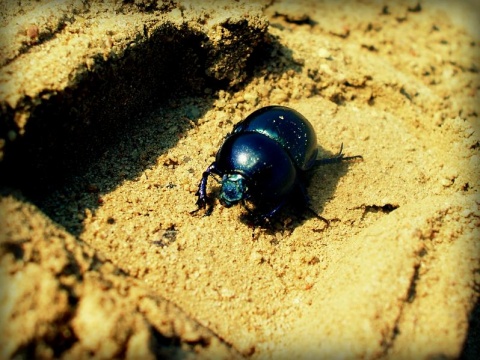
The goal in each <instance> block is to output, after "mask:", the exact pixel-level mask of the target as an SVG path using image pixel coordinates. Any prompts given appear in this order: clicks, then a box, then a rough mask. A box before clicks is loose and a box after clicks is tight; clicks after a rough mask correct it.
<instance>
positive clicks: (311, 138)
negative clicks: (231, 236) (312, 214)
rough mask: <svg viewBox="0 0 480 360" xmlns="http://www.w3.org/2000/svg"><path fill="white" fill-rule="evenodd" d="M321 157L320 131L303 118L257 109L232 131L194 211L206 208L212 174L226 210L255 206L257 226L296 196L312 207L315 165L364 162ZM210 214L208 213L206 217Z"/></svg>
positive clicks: (204, 179) (202, 183)
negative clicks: (309, 183)
mask: <svg viewBox="0 0 480 360" xmlns="http://www.w3.org/2000/svg"><path fill="white" fill-rule="evenodd" d="M317 155H318V146H317V137H316V134H315V131H314V129H313V127H312V125H311V124H310V122H309V121H308V120H307V119H306V118H305V117H304V116H303V115H302V114H300V113H299V112H297V111H295V110H293V109H291V108H288V107H285V106H267V107H264V108H261V109H258V110H256V111H254V112H253V113H252V114H250V115H249V116H248V117H247V118H246V119H245V120H243V121H241V122H240V123H238V124H237V125H236V126H235V127H234V128H233V131H232V133H231V134H229V135H228V136H227V137H226V139H225V141H224V142H223V144H222V146H221V147H220V150H219V151H218V152H217V155H216V158H215V161H214V162H213V163H212V164H211V165H210V166H209V167H208V168H207V170H205V172H204V173H203V175H202V180H201V181H200V184H199V187H198V191H197V193H196V195H197V196H198V200H197V206H198V209H197V210H195V211H198V210H199V209H201V208H205V207H206V206H207V190H206V189H207V180H208V177H209V176H210V175H213V174H214V175H218V176H220V177H221V178H222V180H221V182H222V188H221V191H220V201H221V202H222V203H223V204H224V205H225V206H227V207H230V206H232V205H234V204H236V203H238V202H240V201H243V202H244V203H245V201H248V202H250V203H252V204H253V205H254V209H253V213H254V215H255V219H256V220H257V221H258V220H265V219H269V218H271V217H272V216H273V215H274V214H276V213H277V212H278V211H279V210H280V209H281V208H282V207H283V205H285V203H286V202H287V201H288V200H290V199H291V197H292V195H293V194H294V193H295V191H296V190H299V193H300V194H301V196H302V197H303V202H304V204H305V206H307V207H308V206H309V203H310V200H309V197H308V194H307V191H306V187H305V173H306V172H307V171H308V170H310V169H312V168H313V167H314V166H316V165H321V164H330V163H337V162H341V161H344V160H351V159H356V158H361V156H359V155H357V156H350V157H344V156H343V154H342V150H341V149H340V152H339V154H338V155H337V156H335V157H333V158H327V159H317ZM247 209H248V210H249V208H248V207H247ZM195 211H194V212H195ZM211 211H212V207H209V208H208V209H207V212H206V215H209V214H210V213H211ZM249 211H250V212H252V210H249Z"/></svg>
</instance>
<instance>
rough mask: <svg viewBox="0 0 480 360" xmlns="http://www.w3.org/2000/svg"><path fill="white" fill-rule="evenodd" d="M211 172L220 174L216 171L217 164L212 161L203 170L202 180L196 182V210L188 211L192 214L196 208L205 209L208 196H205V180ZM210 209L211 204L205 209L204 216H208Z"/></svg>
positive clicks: (211, 208) (211, 207)
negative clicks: (198, 182)
mask: <svg viewBox="0 0 480 360" xmlns="http://www.w3.org/2000/svg"><path fill="white" fill-rule="evenodd" d="M211 174H217V175H220V174H219V172H218V169H217V166H216V163H215V162H213V163H212V164H211V165H210V166H209V167H208V168H207V170H205V171H204V172H203V174H202V180H200V184H198V190H197V192H196V193H195V195H196V196H198V199H197V203H196V204H197V206H198V208H197V209H196V210H193V211H191V212H190V214H194V213H196V212H197V211H198V210H200V209H205V208H206V207H207V201H208V197H207V181H208V177H209V176H210V175H211ZM212 210H213V205H211V206H209V207H208V209H207V211H206V212H205V216H208V215H210V214H211V213H212Z"/></svg>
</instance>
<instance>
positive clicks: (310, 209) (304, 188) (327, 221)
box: [298, 150, 341, 227]
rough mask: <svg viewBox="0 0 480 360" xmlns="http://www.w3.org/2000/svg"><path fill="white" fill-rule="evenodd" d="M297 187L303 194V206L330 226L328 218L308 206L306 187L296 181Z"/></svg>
mask: <svg viewBox="0 0 480 360" xmlns="http://www.w3.org/2000/svg"><path fill="white" fill-rule="evenodd" d="M340 151H341V150H340ZM298 188H299V189H300V192H301V194H302V195H303V203H304V204H305V207H306V208H307V209H308V210H309V211H310V212H311V213H312V214H313V215H315V217H316V218H317V219H320V220H322V221H324V222H325V223H326V224H327V227H328V226H330V220H328V219H326V218H324V217H323V216H321V215H318V214H317V212H316V211H315V210H313V209H312V208H311V207H310V196H309V195H308V192H307V188H306V187H305V185H304V184H303V183H301V182H299V183H298Z"/></svg>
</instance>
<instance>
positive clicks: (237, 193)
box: [220, 173, 247, 207]
mask: <svg viewBox="0 0 480 360" xmlns="http://www.w3.org/2000/svg"><path fill="white" fill-rule="evenodd" d="M246 193H247V183H246V179H245V177H244V176H243V175H241V174H238V173H232V174H225V175H223V177H222V190H221V192H220V200H221V201H222V202H223V203H224V204H225V206H227V207H229V206H232V205H235V204H236V203H238V202H239V201H240V200H242V199H244V198H245V195H246Z"/></svg>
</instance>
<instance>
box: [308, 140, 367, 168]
mask: <svg viewBox="0 0 480 360" xmlns="http://www.w3.org/2000/svg"><path fill="white" fill-rule="evenodd" d="M342 150H343V143H342V144H341V145H340V151H339V152H338V154H337V155H335V156H334V157H332V158H326V159H317V160H315V165H326V164H337V163H341V162H342V161H348V160H353V159H363V156H362V155H355V156H344V155H343V153H342Z"/></svg>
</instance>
